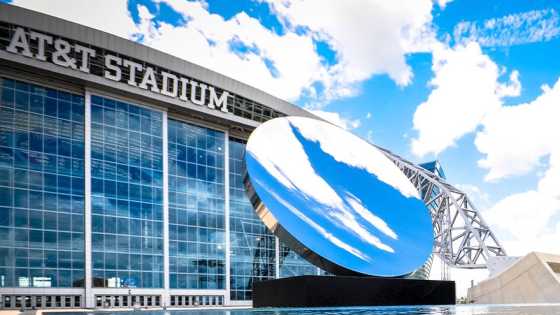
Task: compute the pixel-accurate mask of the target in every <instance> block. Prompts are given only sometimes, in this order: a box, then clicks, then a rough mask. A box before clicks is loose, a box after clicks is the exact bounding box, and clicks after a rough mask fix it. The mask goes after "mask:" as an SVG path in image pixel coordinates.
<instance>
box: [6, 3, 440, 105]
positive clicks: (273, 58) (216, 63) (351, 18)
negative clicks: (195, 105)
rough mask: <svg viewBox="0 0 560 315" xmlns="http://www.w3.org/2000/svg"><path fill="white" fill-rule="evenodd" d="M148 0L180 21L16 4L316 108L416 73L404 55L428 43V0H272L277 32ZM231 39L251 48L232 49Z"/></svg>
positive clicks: (197, 6) (108, 7)
mask: <svg viewBox="0 0 560 315" xmlns="http://www.w3.org/2000/svg"><path fill="white" fill-rule="evenodd" d="M263 1H264V0H263ZM154 2H155V3H156V7H158V5H157V4H158V3H163V2H164V3H166V4H168V5H170V6H171V7H172V8H173V9H174V10H176V11H177V12H178V13H179V14H181V15H182V16H183V19H184V20H185V21H186V22H185V23H183V25H172V24H170V23H166V22H165V21H161V20H159V21H158V22H157V23H155V19H154V16H153V15H152V13H150V12H148V10H147V8H146V7H144V6H143V5H139V6H138V9H139V13H140V16H141V21H140V23H139V25H135V23H134V22H133V20H132V18H131V16H130V13H129V12H128V10H127V1H124V0H115V1H109V0H101V1H100V2H96V4H95V5H92V4H91V3H89V2H87V1H85V0H81V1H78V0H76V1H63V0H52V1H41V0H16V1H15V2H14V3H15V4H16V5H20V6H24V7H27V8H30V9H33V10H37V11H41V12H46V13H49V14H53V15H56V16H58V17H61V18H65V19H69V20H72V21H75V22H78V23H82V24H85V25H88V26H91V27H94V28H98V29H101V30H103V31H106V32H109V33H113V34H117V35H119V36H122V37H127V38H133V39H138V40H141V41H143V43H144V44H146V45H149V46H151V47H154V48H157V49H159V50H162V51H165V52H167V53H170V54H173V55H175V56H177V57H180V58H183V59H185V60H188V61H191V62H193V63H196V64H199V65H201V66H204V67H206V68H209V69H212V70H214V71H217V72H219V73H223V74H225V75H227V76H230V77H232V78H234V79H237V80H239V81H242V82H244V83H247V84H249V85H252V86H255V87H257V88H259V89H262V90H264V91H266V92H268V93H270V94H273V95H275V96H278V97H280V98H283V99H286V100H288V101H295V100H298V99H300V98H302V97H305V99H306V102H308V104H309V105H312V106H314V107H315V108H319V107H322V106H323V105H324V104H326V103H328V102H329V101H331V100H333V99H338V98H344V97H349V96H353V95H356V94H357V93H359V87H360V83H361V82H363V81H364V80H367V79H369V78H370V77H371V76H373V75H378V74H387V75H389V77H390V78H391V79H393V80H394V81H395V82H396V83H397V84H399V85H407V84H408V83H410V81H411V79H412V76H413V75H412V71H411V69H410V67H409V66H408V64H407V63H406V58H405V55H406V54H408V53H411V52H416V51H429V49H430V47H431V45H433V43H434V42H435V37H434V33H433V32H432V29H431V21H432V15H431V10H432V6H433V3H432V1H431V0H418V1H413V2H412V3H410V2H406V3H404V2H403V3H401V2H402V1H383V0H376V1H370V2H364V3H361V4H360V5H356V4H355V3H350V2H345V1H336V0H330V1H329V2H328V3H326V2H325V1H319V0H316V1H305V2H303V1H299V0H293V1H291V0H290V1H282V2H280V1H271V2H270V7H271V8H272V10H273V14H277V15H278V17H279V18H280V20H282V21H283V23H284V25H285V26H286V29H285V30H284V32H282V34H281V35H279V34H277V33H275V32H273V31H271V30H269V29H268V28H266V27H265V26H263V25H262V24H261V22H260V21H259V20H257V19H255V18H253V17H251V16H249V15H248V14H247V13H245V12H239V13H238V14H236V15H234V16H232V17H231V18H229V19H224V18H223V17H222V16H220V15H217V14H211V13H210V12H209V11H208V9H207V4H206V3H205V2H204V1H182V0H154ZM445 2H446V1H443V0H440V1H438V3H439V4H440V5H443V4H444V3H445ZM310 12H314V14H309V13H310ZM154 14H157V13H154ZM302 29H303V30H304V31H301V30H302ZM365 30H367V31H365ZM317 40H319V41H324V42H326V43H328V45H329V46H330V48H331V49H332V50H333V51H334V53H335V60H329V62H325V60H324V57H323V56H321V55H320V54H319V53H318V51H317V47H316V41H317ZM231 43H237V44H238V45H240V46H242V47H245V48H248V49H246V50H245V49H244V50H243V51H239V50H236V49H232V47H231Z"/></svg>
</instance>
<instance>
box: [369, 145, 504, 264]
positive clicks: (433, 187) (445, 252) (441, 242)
mask: <svg viewBox="0 0 560 315" xmlns="http://www.w3.org/2000/svg"><path fill="white" fill-rule="evenodd" d="M379 149H380V150H381V151H383V152H384V153H385V155H386V156H387V157H388V158H389V159H391V161H393V163H395V164H396V165H397V166H398V167H399V168H400V169H401V171H402V172H403V173H404V174H405V175H406V176H407V177H408V179H409V180H410V181H411V182H412V184H414V186H415V187H416V188H417V189H418V191H419V192H420V195H421V196H422V198H423V201H424V203H425V204H426V207H428V209H429V210H430V213H431V215H432V223H433V227H434V253H437V254H439V256H440V257H441V259H442V261H444V262H445V263H446V264H447V265H448V266H450V267H455V268H463V269H483V268H486V263H487V261H488V259H489V258H490V257H493V256H506V252H505V250H504V248H503V247H502V246H501V245H500V243H499V242H498V239H497V238H496V236H495V235H494V233H492V231H491V230H490V228H489V227H488V225H487V224H486V222H485V221H484V219H483V218H482V216H481V215H480V213H479V212H478V210H477V209H476V208H475V207H474V205H473V203H472V202H471V200H470V199H469V198H468V196H467V194H466V193H464V192H462V191H461V190H459V189H457V188H456V187H453V186H452V185H450V184H448V183H447V182H445V181H444V179H442V178H441V177H439V176H437V175H436V174H434V173H432V172H430V171H427V170H425V169H423V168H422V167H419V166H416V165H414V164H413V163H411V162H409V161H407V160H405V159H403V158H401V157H400V156H398V155H395V154H393V153H391V152H389V151H387V150H385V149H383V148H379Z"/></svg>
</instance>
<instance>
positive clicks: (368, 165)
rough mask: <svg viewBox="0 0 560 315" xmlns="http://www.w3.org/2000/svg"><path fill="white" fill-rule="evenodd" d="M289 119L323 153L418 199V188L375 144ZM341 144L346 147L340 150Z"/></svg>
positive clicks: (332, 129)
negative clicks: (318, 146) (317, 143)
mask: <svg viewBox="0 0 560 315" xmlns="http://www.w3.org/2000/svg"><path fill="white" fill-rule="evenodd" d="M289 120H290V123H292V124H293V125H294V126H296V127H297V128H298V130H299V132H301V134H302V135H303V136H304V137H305V138H306V139H308V140H311V141H316V142H319V144H320V146H321V149H322V150H323V152H325V153H327V154H329V155H330V156H332V157H333V158H334V159H335V160H336V161H338V162H341V163H345V164H348V165H350V166H353V167H356V168H360V169H363V170H365V171H367V172H369V173H370V174H372V175H374V176H376V177H377V178H378V179H379V180H381V181H383V182H385V183H386V184H388V185H390V186H392V187H393V188H395V189H396V190H398V191H400V193H401V194H402V195H403V196H405V197H407V198H416V199H420V195H419V194H418V190H416V188H415V187H414V186H413V185H412V183H411V182H410V181H409V180H408V178H407V177H406V176H405V175H404V174H403V173H402V172H401V171H400V170H399V169H398V168H396V167H395V165H394V164H393V162H391V160H389V159H388V158H387V157H386V156H385V155H384V154H383V153H381V152H380V151H379V150H378V149H376V148H375V147H373V146H371V145H368V144H367V142H366V141H365V140H363V139H361V138H359V137H357V136H354V135H353V134H351V133H349V132H346V131H343V130H341V129H338V128H332V127H330V126H329V125H327V124H324V123H320V122H318V121H313V120H310V119H306V118H300V117H292V118H290V119H289ZM310 122H314V123H310ZM341 143H344V145H345V147H346V148H348V149H347V150H340V144H341Z"/></svg>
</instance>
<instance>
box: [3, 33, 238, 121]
mask: <svg viewBox="0 0 560 315" xmlns="http://www.w3.org/2000/svg"><path fill="white" fill-rule="evenodd" d="M30 40H31V41H35V42H36V43H37V45H36V46H37V53H33V52H32V51H31V49H30V47H29V41H30ZM47 45H48V46H52V47H53V48H54V51H53V53H52V55H51V56H50V60H48V58H47V55H46V54H45V52H46V48H47ZM6 50H7V51H9V52H11V53H14V54H18V55H23V56H25V57H29V58H34V59H37V60H40V61H50V62H52V63H54V64H56V65H59V66H61V67H65V68H70V69H74V70H78V71H81V72H85V73H90V68H89V60H90V58H95V56H96V52H95V50H94V49H92V48H89V47H85V46H82V45H79V44H75V45H72V44H71V43H69V42H68V41H66V40H64V39H62V38H53V37H52V36H50V35H46V34H42V33H38V32H34V31H31V32H30V33H29V38H28V35H27V34H26V33H25V30H24V29H23V28H22V27H17V28H16V30H15V32H14V34H13V36H12V39H11V41H10V44H9V45H8V47H7V48H6ZM72 51H74V52H75V53H76V54H77V55H79V56H80V59H79V60H78V59H76V58H73V57H72V56H73V54H72ZM104 59H105V69H106V70H105V71H104V73H103V76H104V77H105V78H106V79H109V80H113V81H117V82H120V81H121V79H122V78H123V70H124V71H128V77H129V79H128V81H126V83H127V84H128V85H131V86H136V87H139V88H141V89H144V90H149V91H151V92H153V93H158V94H162V95H165V96H168V97H172V98H178V99H180V100H182V101H185V102H188V101H190V102H191V103H193V104H196V105H199V106H207V107H208V108H211V109H217V110H221V111H222V112H225V113H227V112H228V109H227V101H228V98H229V97H230V95H229V93H228V92H227V91H222V93H221V94H218V91H216V89H215V88H214V87H213V86H211V85H207V84H204V83H201V82H197V81H194V80H191V79H188V78H184V77H178V76H177V75H175V74H173V73H169V72H167V71H165V70H161V71H160V72H159V73H157V72H156V71H155V70H154V68H152V67H150V66H146V67H144V66H143V65H142V64H139V63H137V62H134V61H132V60H128V59H125V58H121V57H118V56H114V55H111V54H106V55H104ZM137 78H141V79H140V80H137ZM158 78H161V82H162V83H161V87H160V86H158V83H157V81H158V80H157V79H158ZM189 86H190V95H187V94H188V93H187V88H188V87H189ZM206 95H208V98H207V97H206Z"/></svg>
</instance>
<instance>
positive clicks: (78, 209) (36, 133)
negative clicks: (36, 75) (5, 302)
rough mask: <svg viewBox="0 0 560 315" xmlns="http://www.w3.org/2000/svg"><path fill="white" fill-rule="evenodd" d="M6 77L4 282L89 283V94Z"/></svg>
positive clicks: (1, 153)
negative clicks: (86, 150)
mask: <svg viewBox="0 0 560 315" xmlns="http://www.w3.org/2000/svg"><path fill="white" fill-rule="evenodd" d="M1 83H2V84H1V91H0V94H1V95H0V100H1V103H0V287H82V286H83V284H84V282H83V279H84V99H83V97H82V96H80V95H74V94H70V93H66V92H63V91H58V90H54V89H46V88H43V87H40V86H37V85H33V84H27V83H23V82H19V81H14V80H9V79H1Z"/></svg>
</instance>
